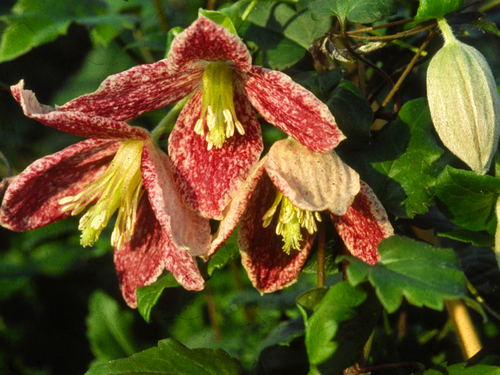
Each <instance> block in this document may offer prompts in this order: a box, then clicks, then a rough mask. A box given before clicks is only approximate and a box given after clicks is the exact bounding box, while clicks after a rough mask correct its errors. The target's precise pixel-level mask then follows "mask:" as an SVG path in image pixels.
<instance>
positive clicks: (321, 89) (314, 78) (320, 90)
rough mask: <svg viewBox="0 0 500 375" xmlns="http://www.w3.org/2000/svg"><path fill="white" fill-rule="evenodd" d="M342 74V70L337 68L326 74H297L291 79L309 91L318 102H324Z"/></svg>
mask: <svg viewBox="0 0 500 375" xmlns="http://www.w3.org/2000/svg"><path fill="white" fill-rule="evenodd" d="M342 74H343V73H342V68H340V67H338V68H335V69H332V70H328V71H326V72H316V71H313V72H303V73H299V74H296V75H294V76H293V77H292V79H293V80H294V81H295V82H297V83H298V84H299V85H301V86H304V87H305V88H306V89H308V90H309V91H311V92H312V93H313V94H314V95H315V96H316V97H317V98H318V99H319V100H321V101H322V102H326V101H327V100H328V98H329V97H330V95H331V92H332V90H333V89H334V88H335V87H336V86H337V85H338V84H339V82H340V80H341V79H342Z"/></svg>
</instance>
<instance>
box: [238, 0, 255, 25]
mask: <svg viewBox="0 0 500 375" xmlns="http://www.w3.org/2000/svg"><path fill="white" fill-rule="evenodd" d="M256 5H257V0H252V2H251V3H250V4H248V7H247V9H245V13H243V15H242V16H241V21H242V22H243V21H245V20H246V19H247V18H248V16H249V15H250V13H251V12H252V10H253V8H255V6H256Z"/></svg>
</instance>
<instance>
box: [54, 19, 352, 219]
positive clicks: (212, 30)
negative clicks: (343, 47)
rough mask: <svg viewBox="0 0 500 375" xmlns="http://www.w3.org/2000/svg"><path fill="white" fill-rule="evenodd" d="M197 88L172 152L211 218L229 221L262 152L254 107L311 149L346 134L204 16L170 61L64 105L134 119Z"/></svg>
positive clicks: (191, 200) (196, 204)
mask: <svg viewBox="0 0 500 375" xmlns="http://www.w3.org/2000/svg"><path fill="white" fill-rule="evenodd" d="M190 94H191V97H190V98H189V100H188V102H187V104H186V105H185V107H184V109H183V111H182V112H181V114H180V116H179V118H178V120H177V124H176V126H175V128H174V130H173V131H172V134H171V135H170V140H169V154H170V157H171V158H172V161H173V163H174V165H175V166H176V168H177V170H178V174H177V175H176V178H177V180H178V184H179V186H180V187H181V189H182V191H183V196H184V197H185V199H186V202H187V203H188V204H189V205H190V206H191V207H193V208H194V209H195V210H197V211H198V212H200V213H201V214H202V215H203V216H205V217H208V218H211V219H217V220H220V219H222V214H221V212H222V210H223V209H224V207H226V205H227V204H228V202H229V201H230V200H231V198H232V196H233V194H234V193H235V192H236V191H237V190H238V188H239V186H240V185H241V183H243V182H244V181H245V179H246V177H247V175H248V173H249V171H250V170H251V168H252V167H253V166H254V165H255V164H256V163H257V161H258V159H259V156H260V153H261V152H262V148H263V146H262V140H261V133H260V126H259V123H258V121H257V118H256V115H255V112H254V110H253V109H252V106H253V107H254V108H255V109H256V110H257V111H258V112H259V113H260V114H261V115H262V117H263V118H264V119H265V120H267V121H268V122H270V123H272V124H274V125H275V126H277V127H278V128H280V129H282V130H283V131H285V132H286V133H287V134H289V135H290V136H291V137H293V138H295V139H297V140H298V141H299V142H300V143H302V144H303V145H305V146H306V147H308V148H310V149H311V150H314V151H317V152H327V151H329V150H331V149H333V148H334V147H335V146H336V145H337V144H338V143H339V142H340V141H341V140H342V139H343V138H344V136H343V134H342V132H341V131H340V130H339V129H338V128H337V125H336V123H335V119H334V118H333V116H332V115H331V113H330V112H329V110H328V108H327V107H326V106H325V105H324V104H323V103H322V102H321V101H319V100H318V99H317V98H316V97H315V96H314V95H313V94H311V93H310V92H309V91H307V90H305V89H304V88H303V87H301V86H300V85H298V84H296V83H294V82H293V81H292V80H291V79H290V78H289V77H288V76H286V75H285V74H283V73H280V72H277V71H273V70H268V69H264V68H262V67H259V66H252V60H251V57H250V54H249V52H248V49H247V48H246V46H245V44H244V43H243V42H242V41H241V40H240V38H239V37H238V36H236V35H233V34H231V33H230V32H229V30H227V29H226V28H224V27H222V26H219V25H217V24H215V23H214V22H212V21H210V20H209V19H207V18H205V17H203V16H200V18H199V19H198V20H197V21H196V22H194V23H193V24H192V25H191V26H190V27H189V28H188V29H186V30H185V31H184V32H182V33H181V34H179V35H178V36H177V37H176V38H175V39H174V41H173V43H172V46H171V48H170V51H169V53H168V56H167V59H165V60H162V61H159V62H157V63H155V64H151V65H140V66H136V67H134V68H132V69H130V70H128V71H126V72H123V73H119V74H116V75H113V76H111V77H109V78H108V79H106V80H105V81H104V82H103V83H102V84H101V86H100V88H99V89H98V90H97V91H96V92H95V93H93V94H89V95H84V96H82V97H80V98H78V99H76V100H73V101H71V102H70V103H68V104H66V105H64V106H63V107H61V109H64V110H71V111H80V109H81V108H87V107H88V106H89V103H92V105H93V106H95V108H99V113H100V114H101V115H102V116H106V117H108V118H111V119H114V120H124V121H127V120H130V119H132V118H134V117H136V116H138V115H139V114H141V113H144V112H147V111H151V110H153V109H156V108H160V107H163V106H165V105H167V104H170V103H174V102H176V101H178V100H179V99H182V98H184V97H186V96H188V95H190Z"/></svg>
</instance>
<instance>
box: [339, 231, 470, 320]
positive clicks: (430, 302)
mask: <svg viewBox="0 0 500 375" xmlns="http://www.w3.org/2000/svg"><path fill="white" fill-rule="evenodd" d="M378 251H379V254H380V260H379V261H378V263H377V264H375V265H374V266H369V265H368V264H366V263H364V262H363V261H361V260H359V259H357V258H354V257H345V256H342V257H341V258H344V259H349V262H350V263H351V264H350V265H349V266H348V267H347V275H348V279H349V282H351V284H353V285H358V284H359V283H361V282H363V281H364V280H365V279H366V278H368V280H369V281H370V283H371V284H372V285H373V287H375V289H376V291H377V295H378V297H379V299H380V301H381V302H382V304H383V305H384V307H385V308H386V309H387V311H389V312H390V313H392V312H394V311H396V310H397V309H398V307H399V306H400V305H401V302H402V300H403V297H405V298H406V299H407V300H408V302H410V303H411V304H413V305H416V306H419V307H420V306H427V307H430V308H432V309H435V310H442V309H443V306H444V300H445V299H465V300H468V301H470V299H469V298H468V297H467V282H466V279H465V276H464V274H463V272H462V270H461V269H460V266H459V263H458V260H457V257H456V256H455V254H454V252H453V250H451V249H439V248H437V247H434V246H431V245H429V244H427V243H423V242H417V241H413V240H411V239H409V238H407V237H400V236H392V237H389V238H386V239H384V240H382V241H381V242H380V244H379V246H378Z"/></svg>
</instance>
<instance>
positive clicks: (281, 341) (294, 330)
mask: <svg viewBox="0 0 500 375" xmlns="http://www.w3.org/2000/svg"><path fill="white" fill-rule="evenodd" d="M304 332H305V326H304V320H303V319H302V318H301V317H300V316H298V317H297V318H295V319H293V320H288V321H286V322H280V323H279V324H278V325H277V326H276V327H274V328H273V329H271V331H270V332H269V335H267V337H266V338H265V339H264V340H262V342H261V344H260V349H259V352H261V351H262V350H263V349H265V348H268V347H270V346H273V345H289V344H290V343H291V342H292V341H293V340H294V339H295V338H297V337H300V336H303V335H304Z"/></svg>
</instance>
